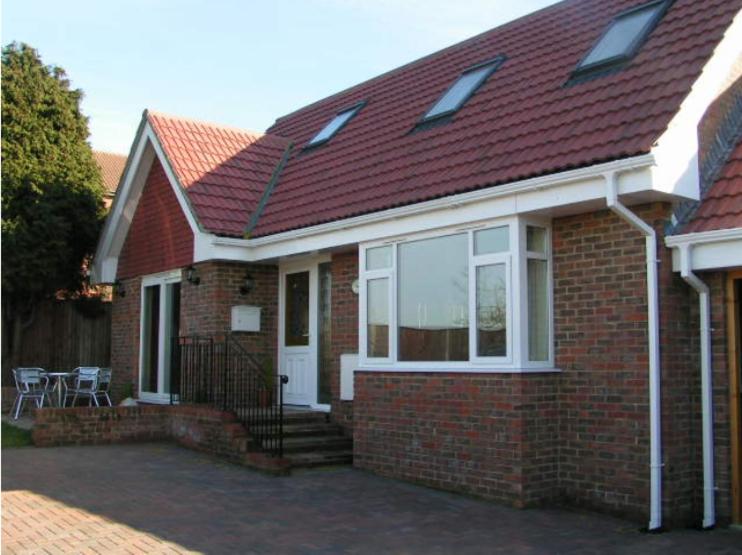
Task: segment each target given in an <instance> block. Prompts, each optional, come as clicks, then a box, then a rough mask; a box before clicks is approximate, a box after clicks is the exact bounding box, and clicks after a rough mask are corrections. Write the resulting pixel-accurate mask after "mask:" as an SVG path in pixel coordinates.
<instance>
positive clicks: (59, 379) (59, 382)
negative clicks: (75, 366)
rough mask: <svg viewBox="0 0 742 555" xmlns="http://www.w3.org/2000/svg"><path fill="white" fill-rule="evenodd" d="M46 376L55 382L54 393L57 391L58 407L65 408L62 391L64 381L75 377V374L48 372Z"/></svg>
mask: <svg viewBox="0 0 742 555" xmlns="http://www.w3.org/2000/svg"><path fill="white" fill-rule="evenodd" d="M46 375H47V376H48V377H49V379H53V380H54V384H53V385H52V391H53V392H54V391H56V393H57V395H56V396H57V406H58V407H63V406H64V392H63V391H62V389H64V380H65V378H67V377H69V376H72V375H74V372H56V371H53V372H46ZM50 398H51V397H50Z"/></svg>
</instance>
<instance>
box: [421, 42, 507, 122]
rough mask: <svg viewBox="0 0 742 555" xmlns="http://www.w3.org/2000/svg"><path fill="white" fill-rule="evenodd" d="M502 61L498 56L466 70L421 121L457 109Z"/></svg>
mask: <svg viewBox="0 0 742 555" xmlns="http://www.w3.org/2000/svg"><path fill="white" fill-rule="evenodd" d="M503 61H504V58H503V57H499V58H496V59H494V60H492V61H490V62H485V63H483V64H479V65H476V66H474V67H472V68H470V69H468V70H466V71H465V72H464V73H462V74H461V76H460V77H459V78H458V79H457V80H456V82H455V83H454V84H453V85H451V87H449V89H448V90H447V91H446V92H445V93H444V94H443V96H442V97H440V98H439V99H438V101H437V102H436V103H435V104H433V107H432V108H431V109H430V110H428V112H427V113H426V114H425V116H423V121H428V120H431V119H435V118H439V117H442V116H447V115H449V114H452V113H454V112H455V111H457V110H458V109H459V108H461V106H463V105H464V103H465V102H466V101H467V100H469V97H470V96H471V95H473V94H474V93H475V92H476V90H477V89H478V88H479V87H480V86H482V83H484V82H485V81H486V80H487V78H488V77H489V76H490V75H492V73H494V71H495V70H496V69H497V68H498V67H500V65H501V64H502V62H503Z"/></svg>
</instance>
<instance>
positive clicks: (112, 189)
mask: <svg viewBox="0 0 742 555" xmlns="http://www.w3.org/2000/svg"><path fill="white" fill-rule="evenodd" d="M93 156H94V157H95V162H96V163H97V164H98V167H99V168H100V174H101V177H102V178H103V187H104V188H105V190H106V192H105V195H104V197H103V202H104V203H105V204H106V208H107V209H108V208H111V204H113V197H114V196H115V195H116V188H117V187H118V186H119V181H121V176H122V175H123V173H124V168H125V167H126V156H125V155H123V154H114V153H112V152H102V151H100V150H94V151H93Z"/></svg>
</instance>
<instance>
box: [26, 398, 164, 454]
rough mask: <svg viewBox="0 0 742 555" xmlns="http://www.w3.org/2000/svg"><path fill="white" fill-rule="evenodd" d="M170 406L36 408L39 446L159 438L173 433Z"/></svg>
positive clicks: (35, 415) (94, 443)
mask: <svg viewBox="0 0 742 555" xmlns="http://www.w3.org/2000/svg"><path fill="white" fill-rule="evenodd" d="M168 409H170V407H169V406H152V405H150V406H139V407H111V408H109V407H100V408H98V407H94V408H91V407H75V408H65V409H52V408H45V409H43V410H37V411H35V412H34V428H33V442H34V444H35V445H36V446H37V447H51V446H56V445H102V444H109V443H126V442H134V441H159V440H163V439H167V438H168V437H170V417H169V413H168Z"/></svg>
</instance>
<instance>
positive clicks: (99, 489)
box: [2, 444, 742, 555]
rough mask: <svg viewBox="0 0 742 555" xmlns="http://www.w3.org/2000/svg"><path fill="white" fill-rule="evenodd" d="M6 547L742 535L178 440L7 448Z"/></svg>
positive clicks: (193, 548)
mask: <svg viewBox="0 0 742 555" xmlns="http://www.w3.org/2000/svg"><path fill="white" fill-rule="evenodd" d="M2 455H3V461H2V490H3V492H2V501H3V503H2V543H3V553H9V554H15V553H106V554H116V553H158V554H159V553H190V552H203V553H240V554H241V553H271V554H273V553H276V554H281V553H297V554H305V553H373V554H380V553H410V554H413V553H425V554H436V553H456V554H461V553H508V554H516V553H526V554H540V553H550V554H551V553H570V554H571V553H602V554H607V553H626V554H632V555H633V554H637V553H663V554H664V553H673V555H676V554H684V553H687V554H691V553H692V554H696V553H718V554H722V553H742V532H738V531H734V530H716V531H713V532H697V531H691V530H679V531H673V532H671V533H665V534H656V535H655V534H652V535H648V534H642V533H640V532H638V531H637V526H636V525H635V524H633V523H629V522H625V521H622V520H617V519H613V518H610V517H605V516H601V515H596V514H591V513H582V512H572V511H568V510H559V509H548V510H547V509H543V510H542V509H538V510H526V511H519V510H515V509H508V508H505V507H501V506H498V505H496V504H493V503H488V502H484V501H480V500H477V499H472V498H468V497H464V496H459V495H454V494H449V493H443V492H439V491H434V490H431V489H427V488H423V487H418V486H414V485H410V484H406V483H403V482H398V481H394V480H388V479H385V478H381V477H378V476H374V475H372V474H369V473H366V472H362V471H359V470H355V469H351V468H342V469H340V468H338V469H329V470H317V471H307V472H304V473H300V474H295V475H293V476H288V477H280V478H274V477H270V476H265V475H262V474H259V473H256V472H253V471H250V470H247V469H244V468H242V467H238V466H233V465H230V464H227V463H223V462H220V461H218V460H215V459H213V458H211V457H209V456H206V455H202V454H200V453H195V452H192V451H188V450H185V449H182V448H179V447H176V446H174V445H168V444H146V445H141V444H140V445H118V446H106V447H63V448H50V449H37V448H32V447H28V448H20V449H9V450H4V451H3V453H2Z"/></svg>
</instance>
